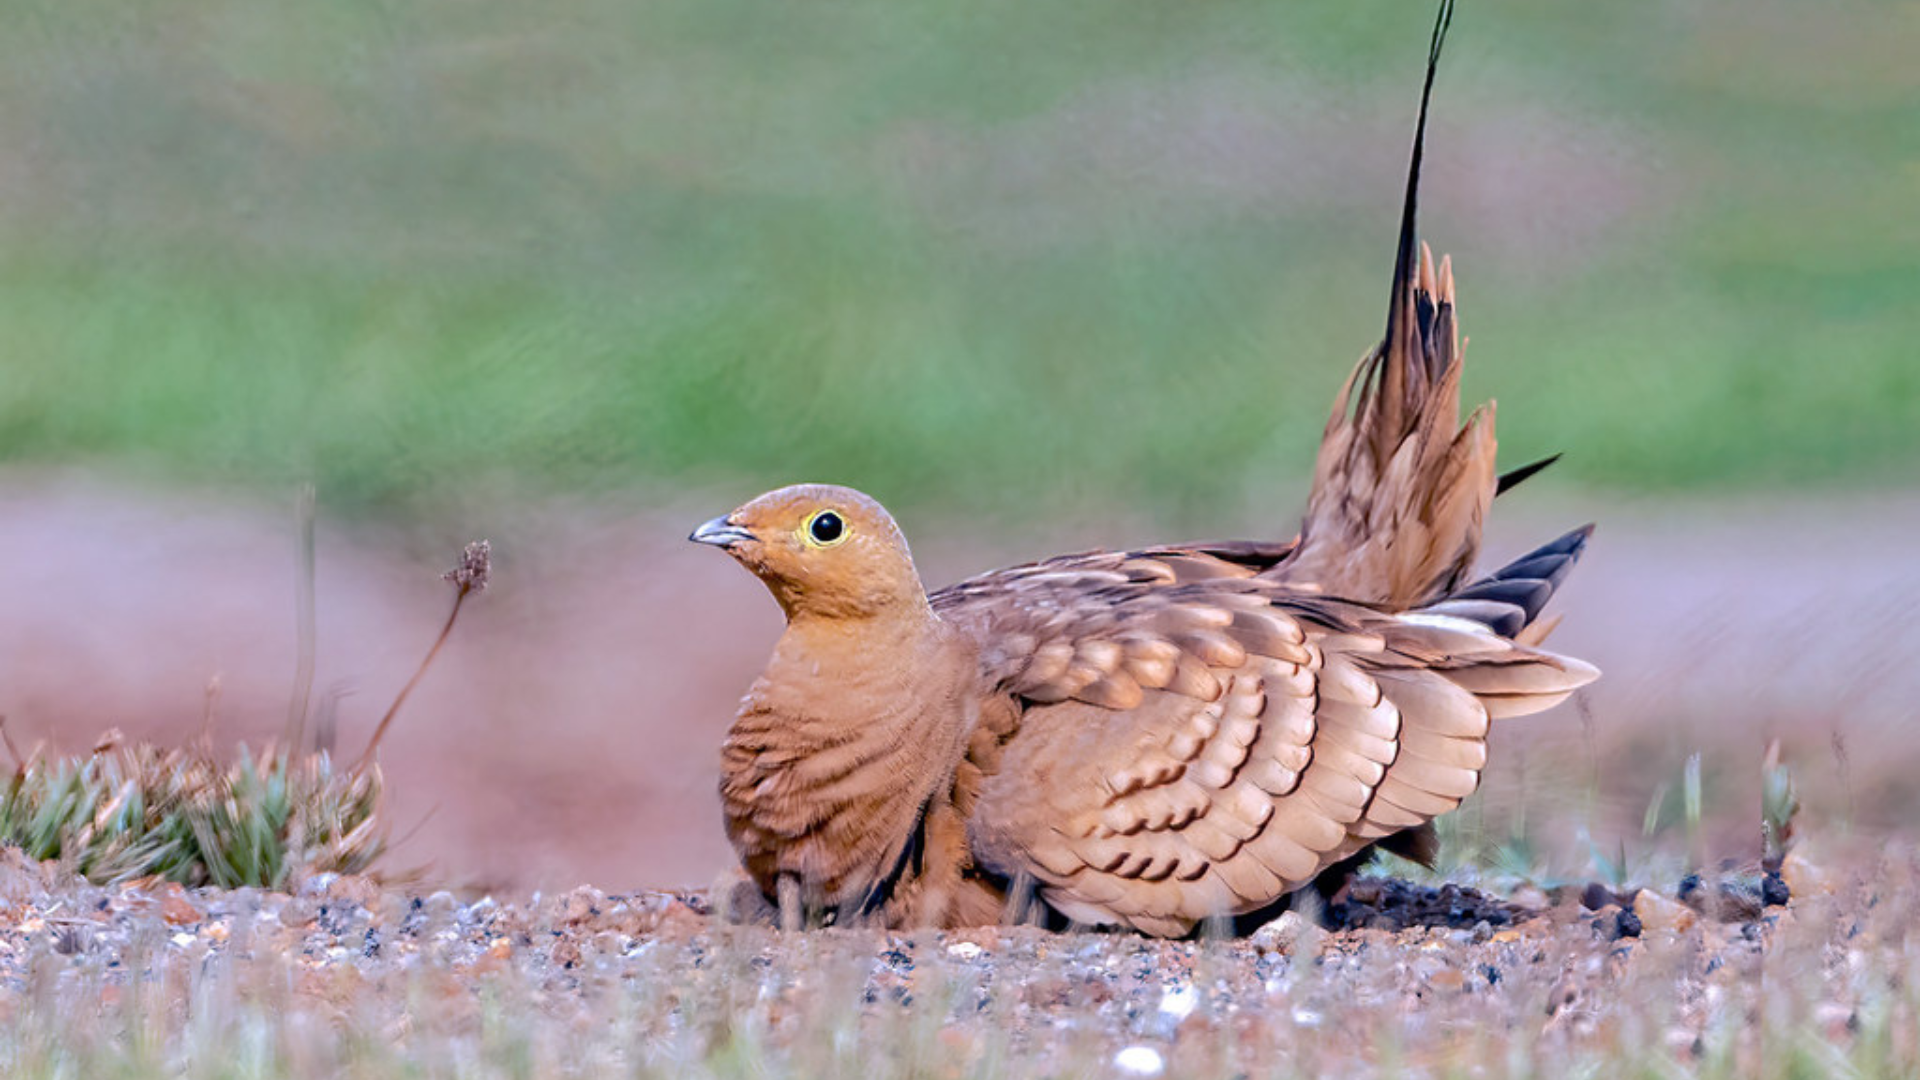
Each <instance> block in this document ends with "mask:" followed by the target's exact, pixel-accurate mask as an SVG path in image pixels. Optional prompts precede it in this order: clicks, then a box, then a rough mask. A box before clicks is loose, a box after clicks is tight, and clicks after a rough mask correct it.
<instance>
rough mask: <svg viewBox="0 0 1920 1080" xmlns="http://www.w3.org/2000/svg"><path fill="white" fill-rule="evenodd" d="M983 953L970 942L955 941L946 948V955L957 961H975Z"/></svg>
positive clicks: (983, 950) (982, 950)
mask: <svg viewBox="0 0 1920 1080" xmlns="http://www.w3.org/2000/svg"><path fill="white" fill-rule="evenodd" d="M985 951H986V950H985V949H982V948H981V947H980V946H978V945H976V944H974V943H973V942H971V941H956V942H954V943H953V944H951V945H949V946H947V955H948V956H951V957H954V958H955V959H958V960H976V959H978V958H979V956H980V954H981V953H983V952H985Z"/></svg>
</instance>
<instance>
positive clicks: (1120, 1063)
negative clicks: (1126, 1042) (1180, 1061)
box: [1113, 1046, 1167, 1076]
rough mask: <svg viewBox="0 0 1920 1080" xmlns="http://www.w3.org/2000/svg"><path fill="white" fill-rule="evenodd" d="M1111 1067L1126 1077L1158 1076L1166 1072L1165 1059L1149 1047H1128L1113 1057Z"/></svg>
mask: <svg viewBox="0 0 1920 1080" xmlns="http://www.w3.org/2000/svg"><path fill="white" fill-rule="evenodd" d="M1113 1067H1114V1068H1116V1069H1119V1070H1120V1071H1121V1072H1123V1073H1125V1074H1126V1075H1128V1076H1159V1075H1160V1074H1161V1073H1163V1072H1166V1071H1167V1059H1166V1058H1163V1057H1161V1056H1160V1051H1158V1050H1155V1049H1154V1048H1153V1047H1151V1046H1129V1047H1127V1048H1126V1049H1125V1050H1122V1051H1120V1052H1119V1053H1117V1054H1115V1055H1113Z"/></svg>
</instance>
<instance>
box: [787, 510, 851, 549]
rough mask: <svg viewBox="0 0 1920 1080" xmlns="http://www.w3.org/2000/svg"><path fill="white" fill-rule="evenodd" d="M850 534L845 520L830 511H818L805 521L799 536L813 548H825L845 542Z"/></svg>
mask: <svg viewBox="0 0 1920 1080" xmlns="http://www.w3.org/2000/svg"><path fill="white" fill-rule="evenodd" d="M851 532H852V530H850V529H848V528H847V521H846V519H845V518H843V517H841V516H840V515H839V514H837V513H835V512H834V511H832V510H820V511H816V512H815V513H814V515H813V516H812V517H810V518H808V519H807V523H806V525H805V526H804V527H802V528H801V530H800V536H801V538H802V539H804V540H805V541H806V542H807V543H809V544H811V545H813V546H814V547H823V548H825V547H832V546H834V545H835V544H839V543H843V542H845V541H846V539H847V536H848V535H849V534H850V533H851Z"/></svg>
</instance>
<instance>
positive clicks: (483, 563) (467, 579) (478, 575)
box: [440, 540, 493, 592]
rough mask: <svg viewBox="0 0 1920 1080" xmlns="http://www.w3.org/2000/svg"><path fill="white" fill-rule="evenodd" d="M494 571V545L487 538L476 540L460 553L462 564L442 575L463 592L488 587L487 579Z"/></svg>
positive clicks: (477, 590)
mask: <svg viewBox="0 0 1920 1080" xmlns="http://www.w3.org/2000/svg"><path fill="white" fill-rule="evenodd" d="M492 573H493V545H492V544H490V543H488V542H487V541H485V540H475V541H474V542H473V543H471V544H468V545H467V549H466V550H465V551H463V552H461V553H460V565H459V566H456V567H454V568H453V569H451V570H449V571H447V572H446V573H444V574H442V575H440V576H441V578H443V579H444V580H447V581H451V582H453V583H454V584H455V585H458V586H459V587H460V591H461V592H481V591H483V590H484V589H486V587H487V579H488V577H489V576H490V575H491V574H492Z"/></svg>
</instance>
